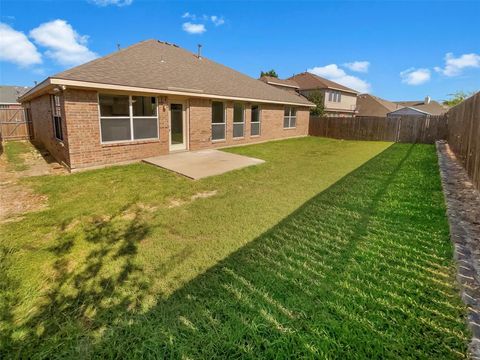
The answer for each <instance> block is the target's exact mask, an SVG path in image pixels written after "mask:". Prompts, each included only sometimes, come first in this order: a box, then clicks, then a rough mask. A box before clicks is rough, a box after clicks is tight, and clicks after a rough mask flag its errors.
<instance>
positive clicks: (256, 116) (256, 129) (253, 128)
mask: <svg viewBox="0 0 480 360" xmlns="http://www.w3.org/2000/svg"><path fill="white" fill-rule="evenodd" d="M250 110H251V113H250V135H251V136H259V135H260V106H258V105H252V107H251V108H250Z"/></svg>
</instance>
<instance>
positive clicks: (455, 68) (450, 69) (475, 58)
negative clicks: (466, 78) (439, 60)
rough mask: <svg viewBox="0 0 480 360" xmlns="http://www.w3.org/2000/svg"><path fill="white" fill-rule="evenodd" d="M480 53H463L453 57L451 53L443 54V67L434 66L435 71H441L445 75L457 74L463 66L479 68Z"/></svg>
mask: <svg viewBox="0 0 480 360" xmlns="http://www.w3.org/2000/svg"><path fill="white" fill-rule="evenodd" d="M479 67H480V55H478V54H474V53H471V54H463V55H461V56H460V57H457V58H456V57H454V56H453V54H452V53H448V54H446V55H445V67H444V68H441V67H438V66H436V67H435V68H434V69H435V71H437V72H439V73H442V74H443V75H445V76H457V75H460V74H461V73H462V70H463V69H465V68H479Z"/></svg>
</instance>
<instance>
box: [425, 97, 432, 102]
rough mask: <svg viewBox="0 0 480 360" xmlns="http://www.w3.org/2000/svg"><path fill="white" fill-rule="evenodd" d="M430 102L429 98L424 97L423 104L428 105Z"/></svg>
mask: <svg viewBox="0 0 480 360" xmlns="http://www.w3.org/2000/svg"><path fill="white" fill-rule="evenodd" d="M430 100H432V99H431V98H430V96H426V97H425V104H430Z"/></svg>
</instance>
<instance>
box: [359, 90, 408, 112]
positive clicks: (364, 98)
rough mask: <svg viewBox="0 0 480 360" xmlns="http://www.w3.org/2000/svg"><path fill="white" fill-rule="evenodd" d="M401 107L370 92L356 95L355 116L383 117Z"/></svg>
mask: <svg viewBox="0 0 480 360" xmlns="http://www.w3.org/2000/svg"><path fill="white" fill-rule="evenodd" d="M401 107H403V106H401V105H399V104H396V103H394V102H391V101H388V100H385V99H382V98H379V97H377V96H373V95H370V94H360V95H358V97H357V111H358V113H357V116H381V117H385V116H387V114H388V113H390V112H392V111H395V110H398V109H400V108H401Z"/></svg>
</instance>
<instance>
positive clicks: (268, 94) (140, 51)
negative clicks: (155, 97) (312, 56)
mask: <svg viewBox="0 0 480 360" xmlns="http://www.w3.org/2000/svg"><path fill="white" fill-rule="evenodd" d="M50 79H51V80H54V81H51V82H50V83H55V84H60V83H62V81H63V82H64V83H65V84H66V85H67V86H68V84H71V85H72V86H74V85H75V84H77V85H78V86H88V84H85V85H82V84H83V83H79V82H86V83H95V84H106V85H108V87H106V88H113V87H112V86H114V85H115V86H118V88H119V89H121V87H123V89H126V87H128V88H138V89H139V90H141V91H148V90H155V91H156V92H157V91H158V93H161V91H164V92H165V93H166V94H187V95H191V96H197V97H209V98H220V99H222V98H223V99H233V100H235V99H238V100H248V101H259V102H264V103H268V102H272V103H286V104H295V105H302V106H313V104H312V103H310V102H309V101H308V100H306V99H305V98H303V97H302V96H300V95H296V94H294V93H289V92H286V91H283V90H281V89H277V88H274V87H273V86H270V85H267V84H265V83H264V82H262V81H259V80H257V79H253V78H251V77H249V76H247V75H244V74H242V73H240V72H238V71H235V70H233V69H230V68H228V67H226V66H224V65H221V64H218V63H216V62H214V61H211V60H209V59H207V58H203V57H202V58H198V57H197V56H196V55H195V54H193V53H191V52H189V51H187V50H185V49H182V48H180V47H178V46H176V45H172V44H169V43H165V42H160V41H158V40H146V41H142V42H140V43H137V44H134V45H132V46H130V47H128V48H125V49H123V50H120V51H117V52H115V53H112V54H110V55H107V56H105V57H102V58H100V59H96V60H93V61H90V62H88V63H86V64H83V65H80V66H77V67H74V68H72V69H69V70H66V71H63V72H61V73H58V74H56V75H54V76H52V77H51V78H50ZM97 87H98V86H97Z"/></svg>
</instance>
